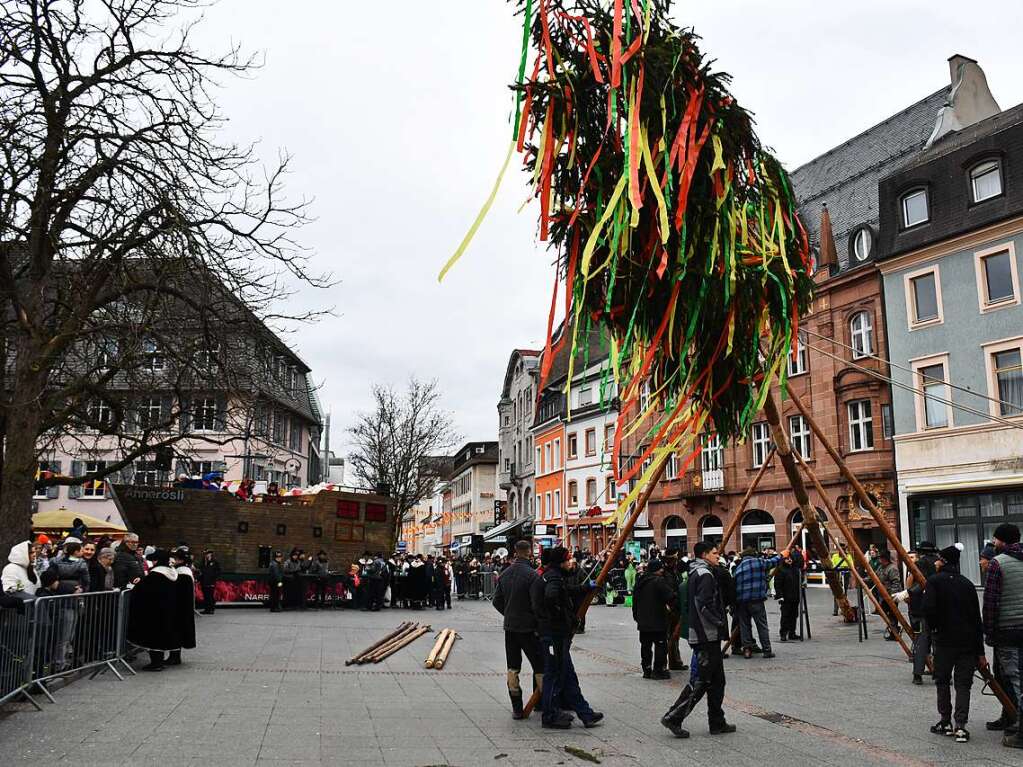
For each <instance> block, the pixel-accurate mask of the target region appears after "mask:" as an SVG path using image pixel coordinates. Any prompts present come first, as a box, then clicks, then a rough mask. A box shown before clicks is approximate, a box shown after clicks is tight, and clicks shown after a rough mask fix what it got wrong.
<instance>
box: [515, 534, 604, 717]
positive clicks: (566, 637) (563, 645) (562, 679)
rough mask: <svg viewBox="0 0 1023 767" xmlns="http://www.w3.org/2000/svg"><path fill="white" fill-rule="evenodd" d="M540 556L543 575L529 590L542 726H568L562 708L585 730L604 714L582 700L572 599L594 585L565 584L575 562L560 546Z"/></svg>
mask: <svg viewBox="0 0 1023 767" xmlns="http://www.w3.org/2000/svg"><path fill="white" fill-rule="evenodd" d="M544 553H545V555H546V556H545V557H544V560H543V561H544V571H543V576H542V577H541V579H540V581H539V584H538V585H537V587H536V588H534V589H533V591H532V595H533V600H534V601H533V612H534V613H535V614H536V619H537V621H536V622H537V633H539V634H540V642H541V644H542V647H543V653H544V666H543V719H542V722H543V726H544V727H551V728H555V729H559V730H565V729H568V728H569V727H571V726H572V716H571V714H569V713H568V712H567V711H563V710H562V709H561V707H562V706H564V707H565V708H566V709H569V710H572V711H575V713H576V714H577V715H578V716H579V719H580V720H581V721H582V723H583V725H585V726H586V727H596V726H597V724H598V723H599V722H600V720H601V719H603V718H604V715H603V714H601V713H598V712H596V711H594V710H593V709H592V708H591V707H590V704H589V703H587V702H586V698H584V697H583V693H582V690H580V689H579V678H578V677H577V676H576V673H575V667H574V666H573V665H572V654H571V648H572V634H573V633H574V632H575V624H576V615H575V603H574V597H575V596H576V595H579V594H581V593H583V592H585V591H586V590H589V589H592V588H595V587H596V584H595V583H594V582H593V581H589V582H587V583H585V584H580V585H570V584H569V583H568V581H567V579H566V578H565V575H566V573H570V572H571V571H572V570H573V569H574V568H575V566H576V562H575V560H574V559H573V558H572V556H571V552H569V550H568V549H566V548H564V547H563V546H556V547H554V548H553V549H551V550H550V552H549V553H548V552H544ZM540 584H542V585H540Z"/></svg>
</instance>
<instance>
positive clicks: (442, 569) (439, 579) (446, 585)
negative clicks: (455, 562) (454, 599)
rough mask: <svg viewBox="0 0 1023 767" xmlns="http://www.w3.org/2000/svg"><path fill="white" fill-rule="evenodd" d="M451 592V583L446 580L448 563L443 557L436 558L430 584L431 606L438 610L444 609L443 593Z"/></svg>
mask: <svg viewBox="0 0 1023 767" xmlns="http://www.w3.org/2000/svg"><path fill="white" fill-rule="evenodd" d="M450 593H451V583H450V581H449V580H448V565H447V562H446V561H445V560H444V558H443V557H440V558H438V559H437V561H436V562H434V565H433V580H432V583H431V584H430V599H431V601H432V602H433V606H434V607H435V608H437V609H438V610H443V609H444V595H445V594H450Z"/></svg>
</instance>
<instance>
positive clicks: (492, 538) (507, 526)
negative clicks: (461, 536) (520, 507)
mask: <svg viewBox="0 0 1023 767" xmlns="http://www.w3.org/2000/svg"><path fill="white" fill-rule="evenodd" d="M525 521H526V520H524V519H513V520H511V521H509V522H502V523H501V524H499V525H498V526H497V527H492V528H490V529H489V530H487V532H485V533H484V534H483V542H484V543H508V535H509V533H511V531H512V530H517V529H518V528H520V527H522V523H523V522H525Z"/></svg>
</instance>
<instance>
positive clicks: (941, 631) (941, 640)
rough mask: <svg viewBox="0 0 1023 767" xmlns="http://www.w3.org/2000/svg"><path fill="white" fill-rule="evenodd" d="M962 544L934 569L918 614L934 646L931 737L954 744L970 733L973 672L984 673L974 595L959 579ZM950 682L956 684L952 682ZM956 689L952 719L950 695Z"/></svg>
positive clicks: (940, 557) (980, 627)
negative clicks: (934, 707)
mask: <svg viewBox="0 0 1023 767" xmlns="http://www.w3.org/2000/svg"><path fill="white" fill-rule="evenodd" d="M961 552H962V544H961V543H957V544H955V545H954V546H949V547H948V548H944V549H942V550H941V552H940V553H939V554H938V560H937V562H936V563H935V569H936V572H935V574H934V575H932V576H931V577H930V578H928V579H927V585H926V586H925V588H924V594H923V605H922V612H923V618H924V620H925V621H926V622H927V626H928V627H929V628H930V631H931V641H932V642H933V644H934V686H935V688H936V689H937V692H938V716H939V717H940V719H939V721H938V723H937V724H935V725H934V726H933V727H931V732H933V733H934V734H935V735H951V736H952V737H954V738H955V740H956V743H966V742H968V741H969V740H970V733H969V731H968V730H967V729H966V722H967V720H968V719H969V717H970V688H971V687H972V686H973V672H974V670H976V669H977V668H981V669H983V668H986V667H987V658H986V657H985V656H984V627H983V625H982V623H981V620H980V607H979V605H978V604H977V590H976V588H974V586H973V583H971V582H970V580H969V579H967V578H965V577H963V576H962V575H961V574H960V573H959V555H960V553H961ZM953 680H954V682H953ZM953 684H954V685H955V691H956V701H955V713H954V716H953V711H952V690H951V685H953Z"/></svg>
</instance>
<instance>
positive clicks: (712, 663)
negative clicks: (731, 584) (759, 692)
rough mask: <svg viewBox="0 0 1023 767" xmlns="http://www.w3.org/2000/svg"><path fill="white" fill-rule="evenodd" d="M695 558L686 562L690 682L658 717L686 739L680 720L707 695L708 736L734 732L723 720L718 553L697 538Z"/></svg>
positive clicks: (722, 629)
mask: <svg viewBox="0 0 1023 767" xmlns="http://www.w3.org/2000/svg"><path fill="white" fill-rule="evenodd" d="M693 553H694V554H695V556H696V558H695V559H694V560H693V561H692V562H690V563H689V581H688V592H689V593H688V598H689V646H690V647H692V648H693V651H694V652H693V656H694V662H693V677H694V679H693V681H692V684H691V685H687V686H686V687H685V689H683V690H682V694H681V695H679V697H678V699H677V700H676V701H675V702H674V703H673V704H672V706H671V708H670V709H668V712H667V713H666V714H665V715H664V716H663V717H662V718H661V724H663V725H664V726H665V727H667V728H668V729H669V730H671V731H672V733H673V734H674V735H675V737H676V738H688V737H689V732H688V731H687V730H684V729H682V721H683V720H684V719H685V718H686V716H688V715H689V713H690V712H691V711H692V710H693V708H694V707H695V706H696V704H697V703H699V702H700V698H702V697H703V696H704V695H706V696H707V719H708V721H709V723H710V734H711V735H724V734H727V733H732V732H735V725H734V724H729V723H728V722H727V721H726V720H725V711H724V708H722V705H721V704H722V703H723V701H724V699H725V664H724V658H723V656H722V653H721V642H723V641H724V640H725V639H727V638H728V633H727V631H726V627H725V605H724V600H723V599H722V598H721V589H720V587H719V586H718V579H717V578H716V577H715V575H714V568H715V567H717V564H718V561H719V560H720V553H719V552H718V550H717V547H716V546H715V545H714V544H713V543H708V542H707V541H700V542H699V543H697V544H696V546H695V547H694V549H693Z"/></svg>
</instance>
